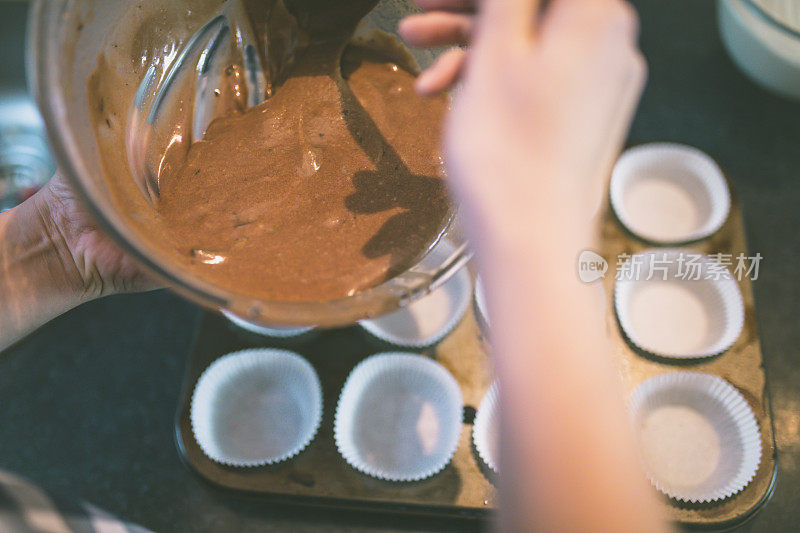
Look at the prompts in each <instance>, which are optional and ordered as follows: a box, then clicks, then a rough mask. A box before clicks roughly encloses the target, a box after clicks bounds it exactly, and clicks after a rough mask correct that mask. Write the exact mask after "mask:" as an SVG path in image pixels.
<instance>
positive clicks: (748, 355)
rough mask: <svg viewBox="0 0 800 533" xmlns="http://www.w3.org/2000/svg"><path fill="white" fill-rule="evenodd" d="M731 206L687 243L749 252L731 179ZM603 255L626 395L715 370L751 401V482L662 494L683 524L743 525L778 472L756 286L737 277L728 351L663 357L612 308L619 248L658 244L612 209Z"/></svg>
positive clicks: (712, 250) (698, 248)
mask: <svg viewBox="0 0 800 533" xmlns="http://www.w3.org/2000/svg"><path fill="white" fill-rule="evenodd" d="M728 189H729V190H730V192H731V211H730V214H729V215H728V219H727V220H726V221H725V224H723V226H722V227H721V228H720V229H719V231H717V232H716V233H715V234H714V235H712V236H711V237H709V238H708V239H705V240H702V241H698V242H696V243H694V244H691V245H687V246H684V247H683V248H687V249H690V250H692V251H695V252H700V253H705V254H716V253H725V254H733V257H734V260H735V258H736V257H737V256H738V254H740V253H743V254H744V255H745V257H749V256H750V254H749V253H748V250H747V243H746V239H745V232H744V221H743V217H742V210H741V206H740V205H739V202H738V197H737V196H736V192H735V191H734V190H733V187H732V185H731V183H730V182H728ZM600 242H601V250H600V255H602V256H603V257H604V258H605V260H606V261H608V265H609V271H608V274H607V275H606V277H605V279H604V286H605V290H606V298H607V310H608V315H607V321H606V324H607V328H608V333H609V335H610V336H611V338H612V339H613V345H614V347H615V352H616V356H617V360H618V363H619V371H620V374H621V376H622V380H623V383H624V386H625V392H626V398H627V397H628V396H629V395H630V393H631V392H633V389H634V388H636V386H637V385H638V384H639V383H641V382H642V381H644V380H645V379H647V378H649V377H651V376H654V375H656V374H661V373H664V372H671V371H676V370H684V371H697V372H707V373H709V374H716V375H718V376H720V377H722V378H724V379H725V380H727V381H728V382H729V383H731V384H732V385H733V386H734V387H736V389H737V390H738V391H739V392H740V393H742V396H744V398H745V399H746V400H747V402H748V403H749V404H750V407H752V409H753V413H754V414H755V416H756V420H757V421H758V426H759V429H760V430H761V450H762V451H761V464H760V465H759V467H758V472H757V473H756V476H755V478H754V479H753V481H752V482H750V484H749V485H748V486H747V487H745V489H744V490H742V491H741V492H740V493H738V494H736V495H734V496H733V497H731V498H728V499H726V500H724V501H722V502H718V503H709V504H690V503H682V502H678V501H676V500H671V499H669V498H667V497H666V496H664V497H663V500H664V504H665V506H666V508H667V513H668V516H669V517H670V518H671V519H672V520H674V521H675V522H678V523H680V524H683V525H686V526H689V527H693V528H703V529H717V530H718V529H727V528H730V527H733V526H736V525H739V524H741V523H743V522H744V521H746V520H747V519H749V518H750V517H752V516H753V515H754V514H755V513H756V512H757V511H758V510H759V509H761V508H762V507H763V506H764V505H765V504H766V503H767V502H768V501H769V499H770V497H771V496H772V492H773V490H774V488H775V477H776V473H777V456H776V451H775V438H774V429H773V426H772V412H771V410H770V402H769V394H768V392H767V376H766V372H765V370H764V361H763V359H762V354H761V342H760V338H759V335H758V327H757V325H756V316H755V303H754V301H753V288H752V286H751V281H750V279H748V277H747V276H742V278H743V279H741V280H738V283H739V289H740V290H741V292H742V299H743V300H744V326H743V327H742V332H741V334H740V335H739V338H738V339H737V340H736V342H734V344H733V346H731V348H730V349H729V350H727V351H726V352H723V353H722V354H720V355H717V356H715V357H710V358H705V359H690V360H676V359H663V358H657V357H654V356H650V355H648V354H645V353H642V352H641V351H639V350H638V349H636V348H634V347H633V346H632V345H631V344H629V343H628V341H627V339H625V338H624V335H623V333H622V330H621V328H620V325H619V322H618V321H617V317H616V315H615V311H614V302H613V298H614V272H613V270H614V268H615V265H616V264H617V258H618V257H619V256H620V254H634V253H636V252H641V251H643V250H647V249H651V248H656V246H654V245H652V244H648V243H646V242H643V241H641V240H638V239H636V238H635V237H633V236H631V235H630V234H629V233H628V232H627V231H626V230H625V229H623V227H622V225H621V224H620V223H619V222H618V221H617V220H616V218H615V216H614V215H613V212H612V211H611V209H608V210H607V212H606V215H605V220H604V222H603V224H602V234H601V239H600Z"/></svg>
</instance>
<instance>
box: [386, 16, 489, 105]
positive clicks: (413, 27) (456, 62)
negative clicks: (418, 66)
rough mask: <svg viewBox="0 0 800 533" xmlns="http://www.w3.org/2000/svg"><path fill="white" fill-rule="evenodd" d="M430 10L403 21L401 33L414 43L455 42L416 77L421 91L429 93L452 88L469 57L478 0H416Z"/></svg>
mask: <svg viewBox="0 0 800 533" xmlns="http://www.w3.org/2000/svg"><path fill="white" fill-rule="evenodd" d="M416 3H417V5H419V7H420V8H422V9H424V10H425V11H427V13H422V14H419V15H411V16H409V17H406V18H405V19H403V20H402V21H401V22H400V26H399V28H398V30H399V33H400V35H401V36H402V37H403V39H404V40H405V41H406V42H407V43H408V44H410V45H411V46H419V47H431V46H453V48H451V49H450V50H448V51H446V52H444V53H443V54H442V55H441V56H439V57H438V58H437V59H436V61H435V62H434V63H433V65H431V66H430V67H428V68H427V69H425V71H423V72H422V73H421V74H420V75H419V77H418V78H417V81H416V84H415V87H416V90H417V92H418V93H420V94H425V95H430V94H436V93H439V92H442V91H446V90H448V89H450V88H451V87H452V86H453V84H454V83H455V82H456V81H457V80H458V79H459V77H460V76H461V73H462V71H463V69H464V63H465V62H466V59H467V52H466V50H464V49H463V48H461V47H463V46H467V45H468V44H469V43H470V41H471V39H472V33H473V29H474V27H475V9H476V8H475V0H417V1H416Z"/></svg>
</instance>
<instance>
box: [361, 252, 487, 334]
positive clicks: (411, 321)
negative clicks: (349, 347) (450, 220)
mask: <svg viewBox="0 0 800 533" xmlns="http://www.w3.org/2000/svg"><path fill="white" fill-rule="evenodd" d="M454 251H455V247H454V246H453V245H451V244H450V243H448V242H447V241H444V242H442V243H440V244H439V245H438V246H437V247H436V248H435V249H434V250H433V251H432V252H431V255H430V256H429V257H431V256H434V257H435V258H437V259H434V260H435V261H443V260H444V259H445V258H447V257H449V256H450V255H451V254H452V253H453V252H454ZM439 258H440V259H439ZM471 291H472V280H471V279H470V276H469V272H467V270H466V269H463V268H462V269H460V270H459V271H458V272H456V274H455V275H454V276H453V277H451V278H450V279H449V280H447V281H446V282H445V283H444V284H443V285H442V286H441V287H439V288H437V289H435V290H434V291H432V292H430V293H429V294H427V295H425V296H423V297H422V298H420V299H418V300H416V301H414V302H412V303H411V304H409V305H408V306H407V307H404V308H403V309H400V310H399V311H395V312H393V313H390V314H388V315H384V316H382V317H378V318H372V319H367V320H362V321H360V322H359V324H360V325H361V327H363V328H364V329H365V330H366V331H367V332H368V333H370V334H371V335H373V336H374V337H377V338H378V339H379V340H381V341H383V342H387V343H389V344H391V345H394V346H399V347H404V348H423V347H426V346H431V345H433V344H436V343H437V342H439V341H441V340H442V339H444V338H445V337H446V336H447V335H448V334H449V333H450V332H451V331H452V330H453V329H454V328H455V327H456V326H457V325H458V323H459V322H460V321H461V319H462V318H463V317H464V313H465V312H466V311H467V307H468V306H469V301H470V295H471Z"/></svg>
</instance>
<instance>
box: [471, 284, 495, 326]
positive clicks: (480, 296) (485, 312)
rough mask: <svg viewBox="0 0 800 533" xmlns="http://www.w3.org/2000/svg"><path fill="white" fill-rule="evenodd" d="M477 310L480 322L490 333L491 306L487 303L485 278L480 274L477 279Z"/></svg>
mask: <svg viewBox="0 0 800 533" xmlns="http://www.w3.org/2000/svg"><path fill="white" fill-rule="evenodd" d="M474 298H475V311H476V315H477V318H478V324H479V325H480V326H481V327H482V328H484V329H485V330H486V333H488V331H489V328H490V326H491V321H490V320H489V306H488V305H487V304H486V289H485V287H484V284H483V278H481V276H480V275H479V276H478V277H477V278H476V279H475V297H474Z"/></svg>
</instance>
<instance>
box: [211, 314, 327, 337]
mask: <svg viewBox="0 0 800 533" xmlns="http://www.w3.org/2000/svg"><path fill="white" fill-rule="evenodd" d="M222 314H223V315H225V318H227V319H228V320H230V321H231V322H232V323H233V324H235V325H236V326H238V327H240V328H242V329H243V330H246V331H249V332H251V333H255V334H257V335H261V336H263V337H272V338H277V339H290V338H293V337H299V336H301V335H305V334H306V333H308V332H310V331H311V330H313V329H314V327H313V326H309V327H301V328H279V327H271V328H270V327H267V326H262V325H259V324H254V323H253V322H250V321H249V320H245V319H243V318H239V317H238V316H236V315H234V314H233V313H231V312H229V311H224V310H223V311H222Z"/></svg>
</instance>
